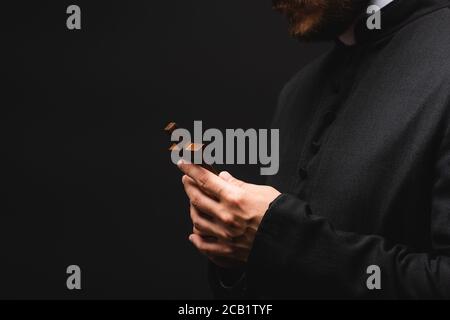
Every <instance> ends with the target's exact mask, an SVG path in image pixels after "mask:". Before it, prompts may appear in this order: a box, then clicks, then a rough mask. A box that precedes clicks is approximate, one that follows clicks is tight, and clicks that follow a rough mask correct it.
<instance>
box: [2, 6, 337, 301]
mask: <svg viewBox="0 0 450 320" xmlns="http://www.w3.org/2000/svg"><path fill="white" fill-rule="evenodd" d="M70 4H77V5H79V6H80V7H81V10H82V30H80V31H69V30H68V29H67V28H66V19H67V16H68V15H67V14H66V8H67V6H68V5H70ZM0 14H1V17H0V36H1V42H2V45H1V52H2V53H1V56H2V58H1V66H2V68H1V70H0V72H1V76H2V78H3V81H2V83H3V84H2V85H1V91H0V92H1V97H0V101H1V117H0V119H1V120H0V122H1V137H2V140H1V141H2V142H1V157H2V160H3V161H2V162H3V165H2V175H1V193H2V205H1V207H0V298H12V299H14V298H181V299H185V298H209V297H210V293H209V289H208V285H207V282H206V263H205V262H206V261H205V258H203V257H201V256H200V255H199V254H198V253H197V252H196V251H195V250H194V249H193V247H192V246H191V244H190V243H189V242H188V241H187V237H188V235H189V233H190V230H191V225H190V221H189V214H188V202H187V199H186V196H185V195H184V193H183V190H182V186H181V183H180V181H181V180H180V179H181V175H180V173H179V172H178V171H177V169H176V168H175V166H174V165H173V164H172V163H171V161H170V155H169V153H168V151H167V148H168V146H169V138H168V137H166V136H165V135H164V134H163V132H162V128H163V127H164V126H165V124H166V123H167V122H168V121H176V122H178V123H180V124H182V125H184V126H187V127H190V126H192V124H193V121H194V120H202V121H203V123H204V127H205V128H208V127H216V128H221V129H224V128H267V127H268V125H269V123H270V119H271V116H272V114H273V111H274V108H275V105H276V101H277V97H278V94H279V91H280V90H281V88H282V87H283V85H284V83H285V82H286V81H287V80H288V79H289V78H290V77H291V76H292V75H293V74H294V73H295V72H296V71H297V70H298V69H300V68H301V67H302V66H304V65H305V64H306V63H307V62H309V61H310V60H311V59H313V58H314V57H315V56H317V55H318V54H320V53H321V52H323V51H324V50H325V49H326V48H327V47H328V44H300V43H298V42H297V41H296V40H294V39H291V38H289V36H288V34H287V29H286V23H285V21H284V19H283V18H282V17H281V16H279V14H277V13H275V12H273V11H272V10H271V1H270V0H264V1H260V0H245V1H242V0H226V1H225V0H222V1H215V0H170V1H168V0H163V1H158V0H146V1H125V0H123V1H97V0H96V1H61V0H58V1H32V2H31V1H30V2H23V1H15V2H14V4H6V3H2V4H1V10H0ZM226 169H228V170H230V171H231V172H232V173H233V174H234V175H236V176H238V177H240V178H242V179H244V180H248V181H251V182H255V183H260V182H263V180H262V177H260V176H259V167H257V166H254V167H242V166H241V167H239V166H233V167H228V168H226ZM70 264H77V265H79V266H80V267H81V269H82V288H83V289H82V290H81V291H69V290H67V288H66V277H67V275H66V267H67V266H68V265H70Z"/></svg>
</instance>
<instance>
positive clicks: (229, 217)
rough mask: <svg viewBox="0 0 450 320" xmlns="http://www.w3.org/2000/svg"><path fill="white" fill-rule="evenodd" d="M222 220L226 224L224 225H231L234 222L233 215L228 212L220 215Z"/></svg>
mask: <svg viewBox="0 0 450 320" xmlns="http://www.w3.org/2000/svg"><path fill="white" fill-rule="evenodd" d="M222 222H223V223H224V224H225V225H226V226H231V225H233V223H234V219H233V216H232V215H230V214H225V215H223V217H222Z"/></svg>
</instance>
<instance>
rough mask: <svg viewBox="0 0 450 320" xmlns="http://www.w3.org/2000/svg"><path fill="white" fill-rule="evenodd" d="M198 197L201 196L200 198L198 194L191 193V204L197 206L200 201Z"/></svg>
mask: <svg viewBox="0 0 450 320" xmlns="http://www.w3.org/2000/svg"><path fill="white" fill-rule="evenodd" d="M200 199H201V198H200V196H199V195H198V194H194V195H192V197H191V204H192V205H193V206H195V207H197V206H199V205H200V201H201V200H200Z"/></svg>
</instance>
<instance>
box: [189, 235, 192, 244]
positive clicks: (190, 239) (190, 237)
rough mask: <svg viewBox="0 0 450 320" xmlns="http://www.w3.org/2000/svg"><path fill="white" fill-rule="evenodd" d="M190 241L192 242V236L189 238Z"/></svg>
mask: <svg viewBox="0 0 450 320" xmlns="http://www.w3.org/2000/svg"><path fill="white" fill-rule="evenodd" d="M189 241H190V242H192V234H191V235H190V236H189Z"/></svg>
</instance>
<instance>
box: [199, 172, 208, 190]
mask: <svg viewBox="0 0 450 320" xmlns="http://www.w3.org/2000/svg"><path fill="white" fill-rule="evenodd" d="M198 182H199V183H200V187H201V188H205V187H206V186H207V185H208V177H207V176H206V175H204V174H203V175H201V176H200V177H199V179H198Z"/></svg>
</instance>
